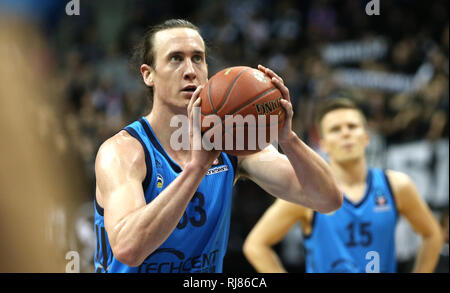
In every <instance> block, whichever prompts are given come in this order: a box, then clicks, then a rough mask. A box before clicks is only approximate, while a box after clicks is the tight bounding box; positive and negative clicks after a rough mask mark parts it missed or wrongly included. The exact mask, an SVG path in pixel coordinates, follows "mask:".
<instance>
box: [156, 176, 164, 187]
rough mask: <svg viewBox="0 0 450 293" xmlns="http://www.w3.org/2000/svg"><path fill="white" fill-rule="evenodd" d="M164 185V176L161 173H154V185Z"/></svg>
mask: <svg viewBox="0 0 450 293" xmlns="http://www.w3.org/2000/svg"><path fill="white" fill-rule="evenodd" d="M163 185H164V178H163V177H162V175H161V174H158V175H156V187H157V188H162V187H163Z"/></svg>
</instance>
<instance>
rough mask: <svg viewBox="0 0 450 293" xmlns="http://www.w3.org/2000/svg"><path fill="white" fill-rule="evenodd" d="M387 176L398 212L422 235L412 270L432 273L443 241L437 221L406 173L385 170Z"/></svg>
mask: <svg viewBox="0 0 450 293" xmlns="http://www.w3.org/2000/svg"><path fill="white" fill-rule="evenodd" d="M387 176H388V178H389V181H390V182H391V185H392V189H393V192H394V196H395V200H396V203H397V209H398V211H399V213H400V214H402V215H403V216H404V217H405V218H406V219H407V220H408V222H409V223H410V225H411V226H412V228H413V229H414V231H416V232H417V233H418V234H419V235H420V236H421V237H422V244H421V246H420V249H419V251H418V253H417V256H416V262H415V265H414V269H413V272H415V273H432V272H433V271H434V268H435V266H436V264H437V261H438V258H439V253H440V250H441V246H442V243H443V237H442V234H441V230H440V227H439V223H438V222H437V221H436V219H435V217H434V216H433V214H432V212H431V210H430V209H429V207H428V205H427V204H426V202H425V201H424V200H423V199H422V198H421V196H420V194H419V192H418V190H417V188H416V186H415V185H414V183H413V182H412V181H411V179H410V178H409V177H408V176H407V175H406V174H403V173H400V172H395V171H387Z"/></svg>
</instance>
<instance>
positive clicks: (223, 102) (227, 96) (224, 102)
mask: <svg viewBox="0 0 450 293" xmlns="http://www.w3.org/2000/svg"><path fill="white" fill-rule="evenodd" d="M250 69H251V68H245V69H243V70H242V71H241V72H239V74H238V75H237V76H236V77H235V78H234V80H233V82H232V83H231V85H230V87H229V88H228V91H227V95H226V96H225V99H223V101H222V104H221V105H220V106H219V107H218V108H217V111H216V113H217V112H218V111H220V109H222V108H223V106H224V105H225V104H226V102H227V100H228V98H229V97H230V93H231V90H232V89H233V87H234V85H235V84H236V82H237V81H238V79H239V77H241V75H242V74H243V73H244V72H246V71H248V70H250ZM213 107H214V106H213Z"/></svg>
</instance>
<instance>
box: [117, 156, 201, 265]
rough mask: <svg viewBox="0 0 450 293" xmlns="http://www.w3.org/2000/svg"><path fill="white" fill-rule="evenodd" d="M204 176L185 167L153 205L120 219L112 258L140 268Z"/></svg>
mask: <svg viewBox="0 0 450 293" xmlns="http://www.w3.org/2000/svg"><path fill="white" fill-rule="evenodd" d="M206 172H207V169H205V168H203V167H198V166H194V165H192V164H191V165H187V166H186V168H185V169H184V170H183V172H181V173H180V175H179V176H178V177H177V178H176V179H175V180H174V181H173V182H172V183H171V184H170V185H168V186H167V188H166V189H164V191H163V192H161V193H160V194H159V195H158V196H157V197H156V198H155V199H154V200H153V201H151V202H150V203H149V204H147V205H145V206H144V207H142V208H140V209H138V210H136V211H135V212H133V213H131V214H129V215H128V216H126V217H125V218H124V219H122V220H121V221H120V222H119V223H118V224H117V225H116V226H115V227H114V231H115V233H114V234H115V235H114V240H115V241H114V242H115V245H114V246H113V252H114V254H115V256H116V257H117V258H118V259H119V260H120V261H122V262H124V263H126V264H127V265H130V266H138V265H140V264H141V263H142V262H143V261H144V260H145V258H147V257H148V255H150V254H151V253H152V252H153V251H155V250H156V249H157V248H158V247H159V246H160V245H161V244H162V243H163V242H164V241H165V240H166V239H167V238H168V237H169V236H170V234H171V233H172V231H173V230H174V229H175V227H176V225H177V224H178V222H179V221H180V219H181V217H182V215H183V213H184V211H185V210H186V207H187V205H188V203H189V201H190V200H191V198H192V196H193V194H194V193H195V191H196V190H197V188H198V186H199V184H200V182H201V180H202V179H203V177H204V176H205V174H206ZM111 244H112V243H111ZM114 248H115V250H116V251H114Z"/></svg>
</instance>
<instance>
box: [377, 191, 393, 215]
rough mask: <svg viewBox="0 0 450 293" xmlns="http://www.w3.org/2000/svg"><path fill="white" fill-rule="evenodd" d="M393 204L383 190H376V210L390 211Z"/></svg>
mask: <svg viewBox="0 0 450 293" xmlns="http://www.w3.org/2000/svg"><path fill="white" fill-rule="evenodd" d="M390 209H391V205H390V204H389V203H388V200H387V198H386V196H385V195H384V194H383V193H382V192H379V191H378V192H376V194H375V208H374V211H375V212H383V211H389V210H390Z"/></svg>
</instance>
